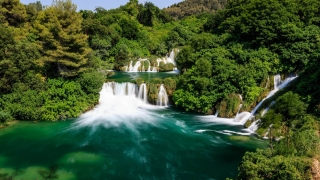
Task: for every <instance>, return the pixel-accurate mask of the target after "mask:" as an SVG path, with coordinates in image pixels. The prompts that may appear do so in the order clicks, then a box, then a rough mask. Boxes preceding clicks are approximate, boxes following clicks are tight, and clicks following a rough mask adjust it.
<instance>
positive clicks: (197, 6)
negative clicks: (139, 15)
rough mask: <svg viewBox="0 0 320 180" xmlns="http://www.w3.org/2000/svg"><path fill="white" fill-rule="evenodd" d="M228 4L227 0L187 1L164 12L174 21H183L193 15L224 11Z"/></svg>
mask: <svg viewBox="0 0 320 180" xmlns="http://www.w3.org/2000/svg"><path fill="white" fill-rule="evenodd" d="M227 2H228V1H227V0H185V1H182V2H179V3H177V4H173V5H171V6H170V7H168V8H165V9H164V11H165V12H167V13H168V14H170V16H172V17H173V18H174V19H183V18H184V17H187V16H191V15H199V14H202V13H214V12H216V11H217V10H220V9H224V8H225V6H226V5H227Z"/></svg>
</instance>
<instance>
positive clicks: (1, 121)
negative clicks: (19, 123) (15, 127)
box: [0, 111, 13, 125]
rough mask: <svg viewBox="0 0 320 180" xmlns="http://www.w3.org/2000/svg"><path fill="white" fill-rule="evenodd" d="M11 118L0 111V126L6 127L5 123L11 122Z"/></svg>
mask: <svg viewBox="0 0 320 180" xmlns="http://www.w3.org/2000/svg"><path fill="white" fill-rule="evenodd" d="M12 119H13V118H12V116H11V115H10V114H9V113H6V112H4V111H0V124H4V125H6V123H7V122H9V121H11V120H12Z"/></svg>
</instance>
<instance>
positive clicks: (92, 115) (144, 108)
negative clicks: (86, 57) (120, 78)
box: [77, 82, 156, 129]
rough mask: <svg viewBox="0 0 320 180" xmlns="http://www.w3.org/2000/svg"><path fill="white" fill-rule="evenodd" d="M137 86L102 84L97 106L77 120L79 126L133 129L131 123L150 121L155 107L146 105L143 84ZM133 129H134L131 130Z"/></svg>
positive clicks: (113, 83)
mask: <svg viewBox="0 0 320 180" xmlns="http://www.w3.org/2000/svg"><path fill="white" fill-rule="evenodd" d="M140 87H141V88H140V90H139V89H138V86H137V85H136V84H133V83H117V82H108V83H105V84H103V87H102V90H101V91H100V99H99V105H97V106H96V107H95V108H94V109H93V110H92V111H89V112H87V113H85V114H83V115H81V117H80V118H79V121H77V125H79V126H95V125H97V124H102V125H104V126H105V127H109V126H119V125H121V124H124V125H126V126H127V127H129V128H133V127H132V124H131V121H135V122H138V123H139V122H144V121H148V122H150V121H152V120H153V119H154V118H153V117H154V115H153V112H151V111H149V110H150V109H155V108H156V106H153V105H150V104H148V103H147V95H146V93H147V90H146V86H145V84H142V85H141V86H140ZM133 129H134V128H133Z"/></svg>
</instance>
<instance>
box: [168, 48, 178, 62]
mask: <svg viewBox="0 0 320 180" xmlns="http://www.w3.org/2000/svg"><path fill="white" fill-rule="evenodd" d="M174 57H175V53H174V49H173V50H172V51H171V52H170V55H169V57H167V63H172V64H173V65H174V66H176V62H175V60H174Z"/></svg>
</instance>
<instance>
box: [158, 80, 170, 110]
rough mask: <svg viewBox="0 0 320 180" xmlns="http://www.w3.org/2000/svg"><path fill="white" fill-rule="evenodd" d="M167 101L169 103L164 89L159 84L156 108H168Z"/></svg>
mask: <svg viewBox="0 0 320 180" xmlns="http://www.w3.org/2000/svg"><path fill="white" fill-rule="evenodd" d="M168 101H169V99H168V95H167V91H166V88H165V87H164V85H163V84H161V86H160V90H159V93H158V99H157V105H158V106H168Z"/></svg>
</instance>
